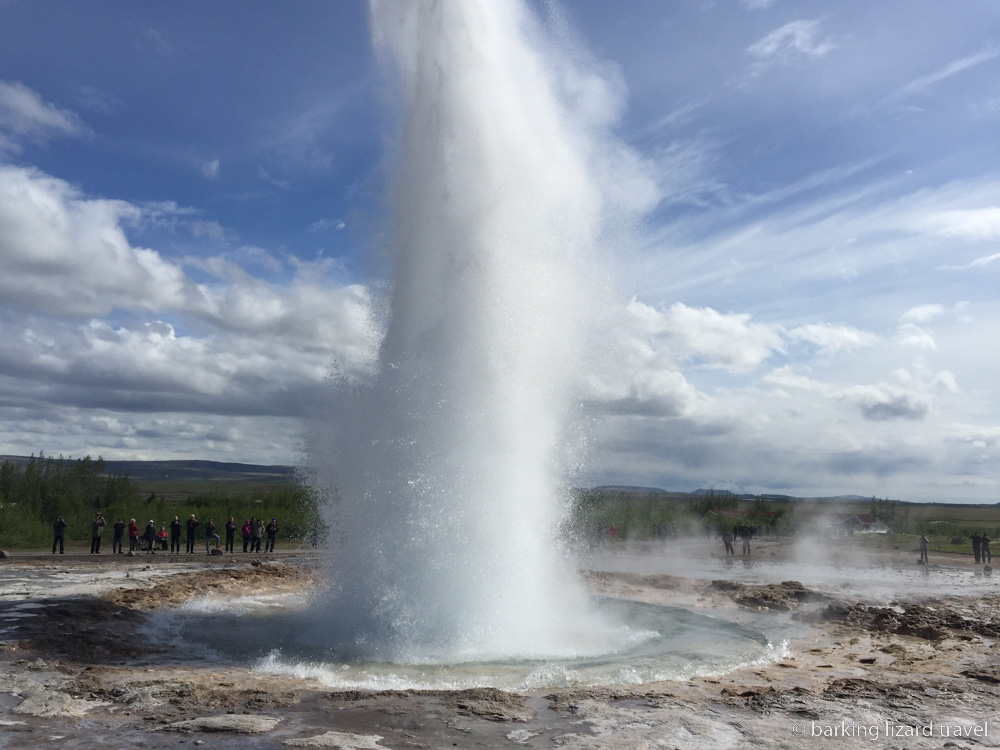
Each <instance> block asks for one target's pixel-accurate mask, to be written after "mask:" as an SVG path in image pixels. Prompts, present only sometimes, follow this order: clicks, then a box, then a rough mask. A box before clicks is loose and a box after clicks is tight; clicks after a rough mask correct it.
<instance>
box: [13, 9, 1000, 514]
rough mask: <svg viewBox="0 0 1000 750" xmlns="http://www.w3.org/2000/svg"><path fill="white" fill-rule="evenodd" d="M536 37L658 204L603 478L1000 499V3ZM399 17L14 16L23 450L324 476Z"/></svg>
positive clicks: (24, 12)
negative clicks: (572, 62)
mask: <svg viewBox="0 0 1000 750" xmlns="http://www.w3.org/2000/svg"><path fill="white" fill-rule="evenodd" d="M531 7H532V8H533V9H534V10H535V11H536V12H538V13H539V15H540V16H541V17H542V18H543V19H545V20H544V21H543V22H544V23H545V24H548V27H549V29H550V33H552V34H553V35H556V36H558V35H561V36H563V37H566V38H569V39H570V40H573V41H572V43H571V44H569V45H568V49H570V50H572V51H573V53H574V54H576V55H578V56H581V57H583V58H586V59H585V60H584V63H583V64H585V65H586V67H587V69H588V70H592V71H597V72H598V73H599V75H600V76H601V78H602V79H603V81H604V84H605V85H606V87H607V88H608V90H610V91H613V92H614V94H615V96H614V101H615V102H616V103H617V105H618V108H617V109H616V110H615V111H614V112H613V113H611V112H609V114H608V116H609V117H611V116H612V114H613V115H614V117H615V118H616V119H615V124H614V132H615V133H616V135H617V136H618V138H619V139H620V140H621V141H622V142H624V143H625V144H627V145H628V146H629V147H630V149H631V152H632V153H633V154H634V155H635V156H636V158H637V162H638V165H639V166H638V167H637V169H639V170H640V171H641V172H642V174H643V177H644V179H646V180H647V181H648V183H649V184H651V185H653V186H654V187H655V196H654V197H653V199H652V200H650V201H649V206H650V207H649V210H648V211H647V212H646V213H645V215H644V216H643V217H642V218H641V223H640V226H638V227H637V228H636V231H635V232H634V233H633V235H632V237H633V239H632V241H631V242H630V243H629V245H628V246H627V247H618V248H615V249H613V251H612V250H611V249H609V253H610V254H611V257H612V258H613V260H614V265H615V269H616V275H617V288H618V289H619V297H620V299H619V300H618V302H617V310H616V314H617V315H618V316H619V317H618V320H619V321H620V325H619V326H617V327H616V335H615V340H614V341H607V342H595V349H596V350H597V351H598V354H600V353H601V352H604V353H606V354H607V360H608V361H605V362H601V361H600V356H595V364H594V373H593V377H592V392H591V393H590V394H588V399H589V402H590V403H591V404H592V408H593V409H594V413H595V414H597V415H599V417H600V418H599V419H598V420H597V421H596V422H595V425H596V426H595V428H594V435H593V444H594V445H595V446H596V450H595V451H594V457H593V460H592V467H591V469H592V471H591V474H590V478H591V479H592V480H593V481H595V482H621V483H628V484H650V485H658V486H663V487H667V488H670V489H694V488H695V487H707V486H715V487H720V488H722V487H727V488H729V487H731V488H735V489H740V490H744V491H750V492H788V493H791V494H800V495H806V494H837V493H858V494H862V495H871V494H876V495H879V496H890V497H902V498H906V499H923V498H927V499H953V500H958V499H973V500H978V501H984V502H996V501H998V500H1000V469H998V466H1000V404H998V402H997V386H996V377H997V376H996V373H997V372H1000V354H998V348H997V345H996V341H997V340H998V337H1000V303H998V294H997V289H998V288H1000V284H998V280H1000V175H998V171H1000V167H998V165H1000V138H997V133H998V132H1000V5H997V4H996V3H992V2H972V1H959V2H953V3H948V4H943V3H940V2H930V1H927V2H920V1H916V0H915V1H909V2H886V3H871V2H842V3H837V4H830V3H823V2H808V1H806V2H793V1H792V0H744V1H743V2H738V1H737V0H727V1H723V0H718V1H716V2H709V1H707V0H705V1H694V0H692V1H691V2H673V3H662V2H638V1H634V2H628V3H606V2H574V3H567V4H566V5H564V6H551V5H547V4H542V3H537V4H533V5H532V6H531ZM367 19H368V16H367V7H366V5H365V4H364V3H360V2H358V3H355V2H336V3H330V2H296V3H281V4H279V3H263V2H213V3H200V2H174V3H170V4H164V3H156V2H142V1H135V0H130V1H129V2H125V1H124V0H122V1H121V2H101V3H65V2H46V1H45V0H31V1H30V2H29V1H27V0H0V263H2V265H3V268H4V273H3V274H2V275H0V342H2V343H0V453H7V454H28V453H32V452H37V451H38V450H45V451H46V452H48V453H52V454H58V453H63V454H65V455H74V456H76V455H83V454H85V453H90V454H93V455H96V454H98V453H100V454H103V455H104V456H105V457H106V458H208V459H218V460H238V461H239V460H242V461H251V462H261V463H291V462H294V461H296V460H297V456H298V455H299V451H300V448H301V444H300V441H301V437H300V435H301V424H302V420H303V418H304V417H306V416H307V415H308V414H309V413H310V412H311V410H312V408H313V405H314V404H315V402H316V399H317V398H318V397H319V396H320V394H322V393H323V392H324V391H325V390H326V389H327V388H328V387H329V386H328V384H327V377H328V375H329V372H330V367H331V363H332V362H333V361H335V360H336V361H338V362H340V363H341V367H345V368H348V369H354V370H356V371H358V372H365V371H367V370H369V369H370V367H371V364H372V358H373V356H374V346H375V339H374V338H373V336H372V329H371V326H370V324H369V317H368V316H369V312H370V310H371V309H372V305H373V300H374V299H375V298H376V297H377V289H378V282H379V281H380V280H381V279H382V272H383V271H384V269H383V267H382V266H381V265H380V264H379V262H377V261H374V260H371V259H370V256H369V254H368V253H367V252H366V251H367V250H368V248H370V247H371V246H372V244H373V243H375V242H376V238H377V237H378V234H379V231H380V228H381V227H380V221H381V220H382V214H381V212H380V207H381V205H382V198H381V195H382V190H383V187H384V184H385V182H386V178H385V169H384V157H383V152H384V144H385V143H386V142H388V141H390V140H391V138H392V133H393V127H394V124H395V110H394V106H393V102H392V101H390V100H389V99H388V98H387V93H386V92H387V89H386V88H385V87H384V86H383V85H382V78H381V75H380V73H379V69H378V66H377V64H376V60H375V55H374V53H373V52H372V49H371V42H370V32H369V28H368V20H367ZM581 50H588V52H582V51H581Z"/></svg>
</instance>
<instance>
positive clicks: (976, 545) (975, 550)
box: [969, 531, 983, 563]
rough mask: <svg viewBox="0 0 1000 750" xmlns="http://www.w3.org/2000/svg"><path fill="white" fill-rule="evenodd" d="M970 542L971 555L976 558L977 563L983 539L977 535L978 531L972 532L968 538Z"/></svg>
mask: <svg viewBox="0 0 1000 750" xmlns="http://www.w3.org/2000/svg"><path fill="white" fill-rule="evenodd" d="M969 540H970V541H971V542H972V554H973V555H975V557H976V563H978V562H979V555H980V550H981V548H982V544H983V538H982V537H981V536H980V535H979V532H978V531H973V532H972V536H970V537H969Z"/></svg>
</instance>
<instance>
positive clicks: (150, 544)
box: [143, 518, 156, 555]
mask: <svg viewBox="0 0 1000 750" xmlns="http://www.w3.org/2000/svg"><path fill="white" fill-rule="evenodd" d="M143 536H145V537H146V554H147V555H151V554H153V552H155V551H156V524H155V523H153V519H152V518H150V519H149V523H147V524H146V531H145V532H144V534H143Z"/></svg>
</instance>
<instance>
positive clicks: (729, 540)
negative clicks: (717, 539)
mask: <svg viewBox="0 0 1000 750" xmlns="http://www.w3.org/2000/svg"><path fill="white" fill-rule="evenodd" d="M722 543H723V544H724V545H726V557H729V555H735V554H736V550H734V549H733V535H732V534H730V533H729V532H728V531H724V532H722Z"/></svg>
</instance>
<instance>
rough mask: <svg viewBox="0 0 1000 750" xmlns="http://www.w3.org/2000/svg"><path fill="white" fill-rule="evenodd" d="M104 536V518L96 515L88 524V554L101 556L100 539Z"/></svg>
mask: <svg viewBox="0 0 1000 750" xmlns="http://www.w3.org/2000/svg"><path fill="white" fill-rule="evenodd" d="M103 535H104V516H102V515H101V514H100V513H98V514H97V515H96V516H94V520H93V522H92V523H91V524H90V554H92V555H99V554H101V537H102V536H103Z"/></svg>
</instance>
